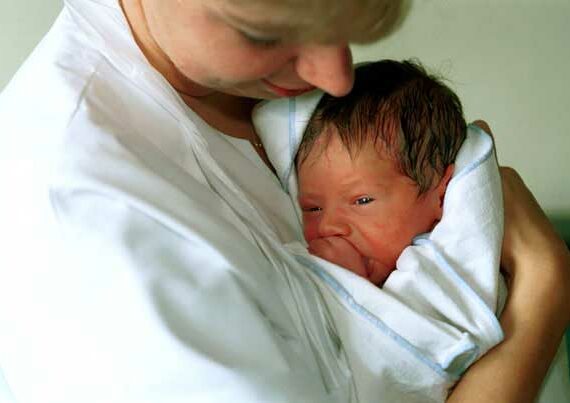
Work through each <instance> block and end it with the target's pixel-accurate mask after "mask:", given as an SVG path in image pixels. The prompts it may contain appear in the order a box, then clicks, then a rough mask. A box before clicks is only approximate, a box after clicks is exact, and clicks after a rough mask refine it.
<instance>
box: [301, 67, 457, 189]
mask: <svg viewBox="0 0 570 403" xmlns="http://www.w3.org/2000/svg"><path fill="white" fill-rule="evenodd" d="M331 128H333V129H335V131H336V133H337V134H338V136H339V137H340V139H341V141H342V143H343V144H344V146H345V147H346V148H347V150H348V151H349V153H350V154H351V156H353V157H354V156H356V155H357V154H358V151H359V150H360V149H361V148H362V147H363V146H364V145H365V144H368V143H370V142H371V143H373V144H374V145H375V146H376V147H377V148H378V150H379V152H383V153H384V155H387V156H388V157H389V158H391V159H392V160H393V161H394V162H395V164H396V166H397V167H398V169H399V170H400V172H401V173H402V174H404V175H406V176H408V177H409V178H410V179H412V180H413V181H414V182H415V183H416V184H417V185H418V192H419V194H420V195H421V194H423V193H424V192H426V191H427V190H428V189H430V188H431V186H432V185H434V183H436V180H438V179H439V178H441V177H442V176H443V173H444V171H445V169H446V168H447V166H449V165H450V164H452V163H453V162H454V161H455V158H456V156H457V152H458V151H459V148H460V147H461V144H462V143H463V141H464V140H465V136H466V131H467V125H466V122H465V118H464V117H463V108H462V106H461V102H460V100H459V98H458V97H457V95H456V94H455V93H454V92H453V91H452V90H451V89H450V88H449V87H447V86H446V85H445V84H443V80H442V79H441V78H440V77H437V76H436V75H433V74H429V73H428V72H427V71H426V69H425V68H424V67H423V66H422V65H421V64H420V63H418V62H415V61H410V60H408V61H404V62H397V61H394V60H382V61H379V62H374V63H369V64H366V65H363V66H360V67H358V68H357V69H356V71H355V83H354V88H353V89H352V91H351V92H350V93H349V94H348V95H346V96H343V97H339V98H336V97H333V96H331V95H328V94H325V95H324V96H323V97H322V98H321V100H320V102H319V103H318V105H317V107H316V109H315V112H314V113H313V115H312V117H311V119H310V121H309V123H308V125H307V128H306V130H305V133H304V136H303V141H302V143H301V145H300V147H299V152H298V154H297V163H298V164H302V163H303V162H304V161H305V159H306V158H307V156H308V154H309V152H310V151H311V150H312V149H313V148H314V146H315V142H316V140H317V139H318V138H320V137H321V136H323V135H328V136H330V133H331V130H330V129H331ZM327 133H328V134H327ZM324 140H325V141H324V146H323V147H326V143H327V139H324Z"/></svg>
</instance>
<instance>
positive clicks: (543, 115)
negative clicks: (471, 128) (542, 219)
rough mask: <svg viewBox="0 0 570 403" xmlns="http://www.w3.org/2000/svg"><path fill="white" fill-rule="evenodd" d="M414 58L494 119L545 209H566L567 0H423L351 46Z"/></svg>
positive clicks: (501, 143) (569, 205)
mask: <svg viewBox="0 0 570 403" xmlns="http://www.w3.org/2000/svg"><path fill="white" fill-rule="evenodd" d="M410 57H416V58H418V59H419V60H420V61H421V62H423V63H424V64H425V65H426V66H427V67H430V68H434V69H435V70H436V71H438V72H440V73H442V74H443V75H445V76H446V77H447V78H449V79H450V80H451V83H450V85H451V86H452V87H453V88H454V89H455V90H456V92H457V93H458V95H459V96H460V97H461V99H462V101H463V104H464V107H465V113H466V117H467V118H468V120H474V119H478V118H483V119H485V120H487V121H488V122H489V124H490V125H491V128H492V129H493V131H494V133H495V138H496V140H497V148H498V154H499V160H500V162H501V163H502V164H504V165H510V166H513V167H515V168H516V169H517V170H518V171H519V172H520V173H521V175H522V176H523V178H524V179H525V181H526V182H527V184H528V186H529V187H530V188H531V189H532V191H533V192H534V193H535V195H536V197H537V199H538V200H539V202H540V203H541V204H542V205H543V207H544V208H545V209H547V210H548V211H549V212H551V213H557V214H562V215H570V120H569V118H570V97H569V96H570V1H568V0H565V1H563V0H559V1H554V0H534V1H531V0H512V1H507V0H493V1H491V0H477V1H474V0H472V1H468V0H453V1H451V0H450V1H444V0H417V1H414V2H413V3H412V7H411V10H410V13H409V15H408V17H407V18H406V19H405V21H404V24H403V26H402V28H401V29H400V30H399V31H398V32H397V33H396V34H395V35H393V36H392V37H389V38H387V39H386V40H384V41H380V42H379V43H376V44H374V45H370V46H366V47H355V58H356V60H373V59H379V58H395V59H402V58H410Z"/></svg>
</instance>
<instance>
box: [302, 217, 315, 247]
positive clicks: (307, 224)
mask: <svg viewBox="0 0 570 403" xmlns="http://www.w3.org/2000/svg"><path fill="white" fill-rule="evenodd" d="M303 227H304V228H303V235H304V236H305V240H306V241H307V242H311V241H312V240H313V239H317V238H318V237H319V231H318V221H317V220H316V219H315V218H314V217H303Z"/></svg>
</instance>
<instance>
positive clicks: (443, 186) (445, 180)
mask: <svg viewBox="0 0 570 403" xmlns="http://www.w3.org/2000/svg"><path fill="white" fill-rule="evenodd" d="M454 170H455V165H454V164H449V165H448V166H447V168H445V171H444V172H443V176H442V177H441V179H440V181H439V183H438V184H437V186H436V189H435V190H436V192H437V195H438V197H439V207H440V208H443V198H444V197H445V191H446V190H447V185H448V184H449V181H450V180H451V177H452V176H453V171H454Z"/></svg>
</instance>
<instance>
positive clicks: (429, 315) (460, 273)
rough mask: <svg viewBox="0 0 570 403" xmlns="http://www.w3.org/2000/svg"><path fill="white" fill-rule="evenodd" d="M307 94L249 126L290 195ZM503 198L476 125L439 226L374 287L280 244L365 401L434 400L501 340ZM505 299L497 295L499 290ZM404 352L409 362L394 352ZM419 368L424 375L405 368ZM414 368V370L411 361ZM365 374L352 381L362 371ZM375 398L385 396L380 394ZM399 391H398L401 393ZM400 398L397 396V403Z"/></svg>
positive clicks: (260, 112) (312, 100)
mask: <svg viewBox="0 0 570 403" xmlns="http://www.w3.org/2000/svg"><path fill="white" fill-rule="evenodd" d="M320 96H321V93H319V92H313V93H311V94H307V95H304V96H302V97H299V98H296V99H288V100H277V101H271V102H267V103H264V104H262V105H260V106H259V107H258V108H257V109H256V111H255V113H254V123H255V125H256V130H257V131H258V134H259V136H260V137H261V138H262V140H263V143H264V145H265V148H266V151H267V153H268V156H269V158H270V159H271V162H272V163H273V165H274V166H275V168H276V170H277V174H278V176H279V179H280V182H281V184H282V186H283V188H284V189H285V190H286V191H288V192H289V194H290V195H291V197H292V198H294V199H296V197H297V178H296V173H295V167H294V163H293V162H294V156H295V154H296V150H297V148H298V145H299V142H300V140H301V136H302V133H303V131H304V129H305V126H306V123H307V121H308V119H309V118H310V115H311V113H312V111H313V109H314V107H315V106H316V103H317V102H318V100H319V99H320ZM502 234H503V202H502V193H501V183H500V176H499V172H498V166H497V162H496V158H495V155H494V149H493V141H492V139H491V138H490V137H489V136H488V135H487V134H486V133H484V132H483V131H482V130H481V129H479V128H478V127H476V126H469V128H468V133H467V138H466V140H465V142H464V144H463V146H462V147H461V149H460V151H459V154H458V156H457V160H456V168H455V173H454V175H453V178H452V180H451V181H450V183H449V186H448V189H447V193H446V196H445V200H444V213H443V218H442V220H441V222H440V223H438V224H437V225H436V227H435V228H434V230H433V231H432V232H431V233H429V234H422V235H421V236H418V237H416V239H414V242H413V245H412V246H409V247H407V248H406V249H405V250H404V252H403V253H402V255H401V256H400V258H399V259H398V262H397V270H396V271H395V272H393V273H392V274H391V275H390V276H389V278H388V279H387V281H386V283H385V284H384V286H383V288H382V289H379V288H377V287H375V286H374V285H372V284H370V283H369V282H368V281H366V280H364V279H362V278H360V277H358V276H356V275H354V274H353V273H351V272H349V271H348V270H345V269H342V268H340V267H339V266H336V265H334V264H332V263H329V262H326V261H324V260H322V259H319V258H317V257H314V256H311V255H309V254H308V253H307V252H306V248H305V246H304V245H301V244H299V243H298V244H295V245H288V247H289V249H290V250H291V251H292V252H293V253H294V254H295V255H296V257H297V259H298V260H299V261H300V262H302V263H303V264H304V265H306V266H307V267H309V268H310V270H311V271H312V273H313V274H314V275H315V276H317V277H319V278H320V279H322V280H324V282H320V284H321V289H322V291H323V293H324V295H325V296H326V299H327V301H328V303H329V306H330V307H331V309H332V310H333V312H334V313H333V315H336V317H335V323H336V325H337V326H338V328H339V330H340V334H341V339H343V340H342V341H344V342H346V343H349V344H351V345H352V346H353V348H354V347H355V348H354V349H353V350H351V351H348V356H349V362H350V365H351V368H352V370H353V371H354V372H355V375H356V376H355V379H356V382H357V391H358V395H359V397H360V400H361V401H363V402H368V401H373V400H374V399H378V398H379V397H380V395H379V393H381V396H382V397H383V399H382V400H383V401H398V400H399V399H401V398H402V395H403V394H404V395H406V396H407V399H406V401H408V402H411V401H418V402H419V401H424V402H425V401H428V399H433V401H442V400H443V399H444V398H445V393H446V392H445V391H446V388H447V387H449V386H450V385H451V384H452V383H453V382H454V381H456V380H457V379H458V377H459V376H460V375H461V374H462V373H463V372H464V371H465V370H466V369H467V367H468V366H469V365H471V364H472V363H473V362H474V361H475V360H477V359H478V358H479V357H481V355H482V354H484V353H485V352H486V351H488V350H489V349H490V348H492V347H493V346H494V345H496V344H497V343H499V342H500V341H501V340H502V337H503V334H502V330H501V328H500V326H499V323H498V320H497V318H496V311H497V308H498V305H499V304H498V301H499V294H500V292H499V289H500V288H501V289H503V290H504V288H502V287H501V284H502V281H501V280H500V276H499V260H500V252H501V241H502ZM502 294H503V295H504V293H502ZM404 350H405V351H408V352H409V355H410V357H409V360H408V359H403V357H402V351H404ZM414 361H415V365H416V366H420V367H421V366H422V365H423V366H425V367H427V368H429V369H431V371H426V372H425V373H424V374H422V376H420V377H417V375H418V374H417V373H413V371H410V367H409V366H408V363H414ZM412 365H413V364H412ZM365 373H366V374H368V376H364V377H363V376H360V375H361V374H365ZM382 392H383V393H382ZM402 393H403V394H402ZM400 401H401V400H400Z"/></svg>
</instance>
